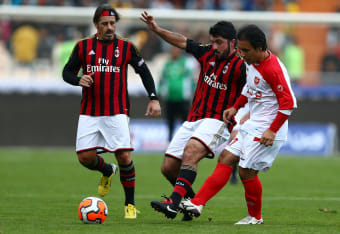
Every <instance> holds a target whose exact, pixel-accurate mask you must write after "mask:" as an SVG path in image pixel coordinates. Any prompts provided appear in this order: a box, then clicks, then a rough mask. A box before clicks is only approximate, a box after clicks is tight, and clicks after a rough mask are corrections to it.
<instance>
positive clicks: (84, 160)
mask: <svg viewBox="0 0 340 234" xmlns="http://www.w3.org/2000/svg"><path fill="white" fill-rule="evenodd" d="M77 155H78V161H79V162H80V164H82V165H83V166H84V167H87V168H89V169H92V168H93V167H94V166H95V163H96V154H94V155H93V154H92V153H90V152H81V153H78V154H77Z"/></svg>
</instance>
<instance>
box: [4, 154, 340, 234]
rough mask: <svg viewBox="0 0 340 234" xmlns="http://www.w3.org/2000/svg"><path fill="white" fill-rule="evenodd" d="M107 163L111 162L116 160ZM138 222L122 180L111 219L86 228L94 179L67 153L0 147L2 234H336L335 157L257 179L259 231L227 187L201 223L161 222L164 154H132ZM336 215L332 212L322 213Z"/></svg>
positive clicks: (207, 168) (339, 205) (204, 164)
mask: <svg viewBox="0 0 340 234" xmlns="http://www.w3.org/2000/svg"><path fill="white" fill-rule="evenodd" d="M103 156H104V158H105V160H106V161H108V162H115V160H114V157H113V155H111V154H104V155H103ZM133 160H134V162H135V167H136V179H137V180H136V206H137V208H138V209H139V210H140V211H141V213H140V214H139V216H138V218H137V219H136V220H125V219H124V218H123V215H124V212H123V203H124V196H123V189H122V187H121V184H120V182H119V176H115V177H114V178H113V181H112V187H111V191H110V193H109V194H108V195H107V196H106V197H104V201H105V202H106V204H107V205H108V210H109V215H108V217H107V219H106V221H105V222H104V223H103V224H101V225H86V224H83V223H82V222H81V221H80V220H79V219H78V215H77V207H78V204H79V203H80V201H81V200H82V199H83V198H85V197H88V196H97V195H96V192H97V184H98V181H99V176H100V175H99V173H98V172H94V171H89V170H87V169H85V168H84V167H82V166H81V165H80V164H79V163H78V161H77V158H76V155H75V153H74V152H73V151H72V149H49V150H47V149H40V150H38V149H18V150H15V149H0V202H1V204H0V234H5V233H33V234H36V233H44V234H45V233H128V234H133V233H146V234H149V233H172V234H173V233H195V234H196V233H327V234H328V233H340V179H339V178H340V176H339V170H340V157H339V156H333V157H328V158H322V157H286V156H280V157H278V158H277V159H276V161H275V162H274V165H273V167H272V169H271V170H269V171H268V172H266V173H260V179H261V181H262V185H263V209H262V214H263V219H264V222H265V223H264V225H255V226H234V225H233V223H235V222H236V221H238V220H240V219H241V218H244V217H245V216H246V215H247V209H246V204H245V201H244V193H243V186H242V184H241V183H238V184H237V185H230V184H227V186H226V187H225V188H223V189H222V190H221V191H220V192H219V193H218V194H217V196H216V197H214V198H213V199H212V200H210V201H209V202H208V203H207V205H206V207H205V208H204V210H203V214H202V215H201V217H199V218H197V219H195V220H193V221H192V222H182V221H181V217H182V215H181V214H179V215H178V216H177V217H176V218H175V219H174V220H168V219H166V218H165V217H164V216H163V215H162V214H161V213H158V212H155V211H154V210H153V209H152V208H151V207H150V201H151V200H160V199H162V198H161V197H160V195H162V194H163V193H165V194H167V195H170V193H171V191H172V188H171V186H170V184H169V183H168V182H167V181H166V180H165V178H164V177H163V176H162V175H161V173H160V165H161V163H162V160H163V156H162V155H161V154H158V155H141V154H137V153H134V154H133ZM215 165H216V159H213V160H210V159H204V160H202V161H201V162H200V164H199V168H198V176H197V179H196V181H195V184H194V189H195V191H197V190H198V189H199V187H200V186H201V185H202V184H203V182H204V180H205V178H207V176H208V175H210V174H211V172H212V171H213V169H214V168H215ZM319 208H322V209H328V210H335V211H336V212H335V213H328V212H322V211H319Z"/></svg>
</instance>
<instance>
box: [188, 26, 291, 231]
mask: <svg viewBox="0 0 340 234" xmlns="http://www.w3.org/2000/svg"><path fill="white" fill-rule="evenodd" d="M237 38H238V49H239V52H240V55H241V57H242V58H243V59H244V60H245V61H246V63H247V69H248V75H247V83H246V85H245V86H244V88H243V90H242V94H241V96H240V97H239V98H238V99H237V101H236V103H235V104H234V105H233V107H231V108H229V109H227V110H225V111H224V113H223V118H224V120H225V121H226V122H228V121H230V118H231V117H232V116H234V115H235V113H236V112H237V111H238V109H239V108H240V107H242V106H244V105H245V104H246V103H249V110H250V119H249V120H247V121H246V122H245V123H244V124H243V125H241V127H240V129H239V132H238V134H237V135H236V137H235V139H234V140H233V141H231V142H230V143H229V144H228V145H227V146H226V148H225V149H224V150H223V152H222V153H221V155H220V156H219V159H218V163H217V166H216V169H215V170H214V172H213V173H212V175H211V176H210V177H208V179H207V180H206V181H205V183H204V184H203V186H202V187H201V189H200V190H199V191H198V193H197V194H196V196H195V197H194V198H193V199H192V200H186V201H184V202H183V206H184V211H185V212H187V213H188V214H190V215H192V216H196V217H198V216H200V214H201V213H202V209H203V206H204V205H205V204H206V203H207V201H208V200H209V199H211V198H212V197H213V196H214V195H215V194H216V193H217V192H218V191H219V190H221V189H222V188H223V186H224V185H225V184H226V183H227V182H228V180H229V177H230V175H231V173H232V170H233V166H234V165H236V164H237V163H238V162H239V175H240V178H241V181H242V183H243V186H244V190H245V199H246V202H247V207H248V216H247V217H245V218H243V219H241V220H240V221H239V222H237V223H235V224H237V225H247V224H262V223H263V218H262V214H261V208H262V185H261V182H260V180H259V178H258V176H257V174H258V172H259V171H267V170H268V169H269V168H270V167H271V166H272V164H273V162H274V160H275V158H276V156H277V154H278V152H279V150H280V148H281V146H282V145H283V144H284V142H285V141H286V140H287V133H288V121H287V119H288V117H289V116H290V114H291V113H292V111H293V109H294V108H296V107H297V105H296V99H295V96H294V93H293V91H292V89H291V85H290V80H289V77H288V73H287V70H286V68H285V66H284V65H283V64H282V62H281V61H280V60H279V59H278V58H277V57H276V56H275V55H274V54H272V53H271V52H270V51H269V50H268V49H267V43H266V37H265V34H264V33H263V31H262V30H261V29H260V28H258V27H257V26H255V25H248V26H245V27H243V28H242V29H240V31H239V32H238V34H237Z"/></svg>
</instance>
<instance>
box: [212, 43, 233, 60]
mask: <svg viewBox="0 0 340 234" xmlns="http://www.w3.org/2000/svg"><path fill="white" fill-rule="evenodd" d="M229 53H230V42H228V48H227V49H226V50H224V51H223V52H220V53H219V52H218V51H217V50H214V54H215V56H216V59H217V61H222V60H226V59H227V58H228V57H229Z"/></svg>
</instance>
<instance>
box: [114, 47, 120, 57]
mask: <svg viewBox="0 0 340 234" xmlns="http://www.w3.org/2000/svg"><path fill="white" fill-rule="evenodd" d="M119 55H120V53H119V49H118V46H117V47H116V49H115V57H116V58H118V57H119Z"/></svg>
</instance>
